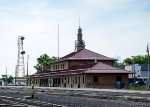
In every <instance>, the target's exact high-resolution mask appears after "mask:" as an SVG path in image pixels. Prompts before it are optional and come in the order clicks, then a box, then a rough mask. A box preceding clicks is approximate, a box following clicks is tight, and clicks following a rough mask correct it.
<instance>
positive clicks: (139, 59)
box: [123, 55, 148, 65]
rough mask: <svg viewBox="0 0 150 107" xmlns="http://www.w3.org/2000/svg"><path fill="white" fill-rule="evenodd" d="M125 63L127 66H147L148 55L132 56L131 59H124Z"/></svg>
mask: <svg viewBox="0 0 150 107" xmlns="http://www.w3.org/2000/svg"><path fill="white" fill-rule="evenodd" d="M123 62H124V64H125V65H131V64H147V63H148V56H147V55H138V56H132V57H131V58H126V59H124V61H123Z"/></svg>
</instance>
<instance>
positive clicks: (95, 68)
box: [32, 62, 129, 77]
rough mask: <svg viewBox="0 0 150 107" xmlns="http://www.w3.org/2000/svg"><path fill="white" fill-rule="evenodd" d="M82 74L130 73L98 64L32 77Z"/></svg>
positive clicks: (43, 73)
mask: <svg viewBox="0 0 150 107" xmlns="http://www.w3.org/2000/svg"><path fill="white" fill-rule="evenodd" d="M80 73H129V72H128V71H126V70H122V69H118V68H115V67H112V66H110V65H107V64H104V63H101V62H98V63H94V64H86V65H75V66H73V67H71V68H69V69H65V70H57V71H44V72H39V73H36V74H33V75H32V76H34V77H42V76H56V75H70V74H80Z"/></svg>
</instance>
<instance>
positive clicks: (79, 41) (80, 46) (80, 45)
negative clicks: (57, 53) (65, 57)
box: [75, 19, 85, 52]
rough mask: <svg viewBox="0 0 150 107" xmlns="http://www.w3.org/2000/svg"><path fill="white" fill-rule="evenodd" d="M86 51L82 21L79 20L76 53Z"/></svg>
mask: <svg viewBox="0 0 150 107" xmlns="http://www.w3.org/2000/svg"><path fill="white" fill-rule="evenodd" d="M82 49H85V42H84V41H83V40H82V29H81V27H80V19H79V29H78V34H77V40H76V41H75V51H76V52H77V51H79V50H82Z"/></svg>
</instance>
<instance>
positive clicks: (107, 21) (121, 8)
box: [0, 0, 150, 76]
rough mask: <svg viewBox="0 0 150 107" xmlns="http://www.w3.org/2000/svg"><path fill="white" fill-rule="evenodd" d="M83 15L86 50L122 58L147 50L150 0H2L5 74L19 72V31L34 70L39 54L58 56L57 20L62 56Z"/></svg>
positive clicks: (0, 64)
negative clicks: (16, 70)
mask: <svg viewBox="0 0 150 107" xmlns="http://www.w3.org/2000/svg"><path fill="white" fill-rule="evenodd" d="M79 18H80V26H81V28H82V33H83V40H85V44H86V49H89V50H92V51H94V52H97V53H100V54H102V55H105V56H108V57H112V58H119V59H120V60H123V59H125V58H127V57H131V56H136V55H145V54H146V47H147V43H150V0H0V49H1V53H0V75H3V74H6V67H7V73H8V75H12V76H14V75H15V66H16V65H17V54H18V53H17V52H18V47H17V39H18V36H24V37H25V40H24V50H25V51H26V54H25V55H24V58H25V69H26V63H27V55H29V74H33V73H35V72H36V70H35V69H34V67H33V66H34V65H36V63H37V62H36V59H37V58H38V57H39V56H40V55H42V54H44V53H46V54H48V55H49V56H56V57H57V56H58V51H57V50H58V48H57V47H58V46H57V38H58V24H59V36H60V37H59V38H60V57H62V56H64V55H66V54H68V53H70V52H72V51H74V48H75V47H74V46H75V44H74V42H75V40H76V39H77V29H78V28H79Z"/></svg>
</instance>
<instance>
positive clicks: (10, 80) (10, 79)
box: [1, 75, 14, 84]
mask: <svg viewBox="0 0 150 107" xmlns="http://www.w3.org/2000/svg"><path fill="white" fill-rule="evenodd" d="M13 79H14V78H13V77H12V76H11V75H10V76H8V75H7V76H6V75H2V78H1V81H4V82H6V81H7V83H8V84H9V83H13Z"/></svg>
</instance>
